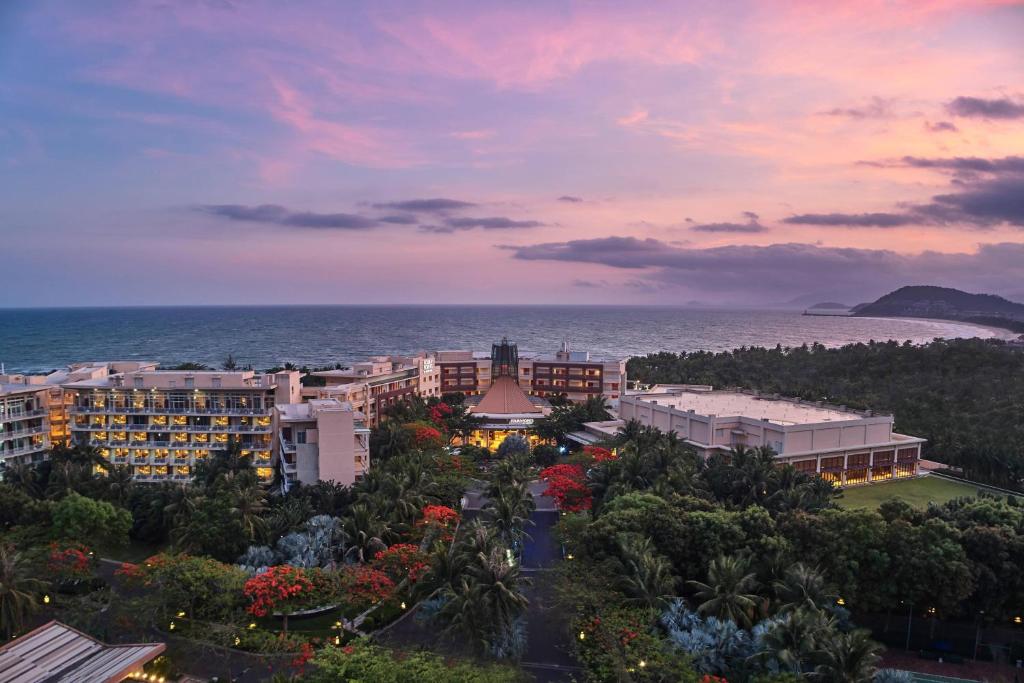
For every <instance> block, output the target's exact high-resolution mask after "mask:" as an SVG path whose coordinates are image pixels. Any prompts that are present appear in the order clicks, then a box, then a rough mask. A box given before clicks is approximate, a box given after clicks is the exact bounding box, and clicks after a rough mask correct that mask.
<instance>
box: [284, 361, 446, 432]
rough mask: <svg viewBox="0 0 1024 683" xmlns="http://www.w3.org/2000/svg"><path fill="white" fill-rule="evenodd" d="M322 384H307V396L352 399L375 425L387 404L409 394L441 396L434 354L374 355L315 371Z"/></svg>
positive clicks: (305, 389)
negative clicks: (347, 364) (341, 365)
mask: <svg viewBox="0 0 1024 683" xmlns="http://www.w3.org/2000/svg"><path fill="white" fill-rule="evenodd" d="M312 376H313V377H317V378H320V379H321V380H322V381H323V382H324V385H323V386H307V387H304V389H303V392H302V395H303V397H305V398H333V399H337V400H339V401H342V402H345V403H349V404H351V405H352V407H353V409H355V410H358V411H360V412H361V413H362V414H363V415H364V416H365V419H366V420H367V422H368V423H369V424H371V425H376V424H377V423H378V421H379V420H380V415H381V413H382V412H383V411H385V410H386V409H387V408H388V406H392V405H394V404H395V403H397V402H399V401H402V400H405V399H407V398H408V397H410V396H414V395H417V396H423V397H424V398H427V397H430V396H440V394H441V382H440V377H441V374H440V371H439V369H438V368H437V367H436V365H435V362H434V358H433V356H431V355H429V354H426V353H421V354H418V355H415V356H374V357H372V358H370V359H369V360H367V361H365V362H361V363H353V364H352V365H350V366H348V367H344V368H339V369H335V370H323V371H319V372H314V373H312Z"/></svg>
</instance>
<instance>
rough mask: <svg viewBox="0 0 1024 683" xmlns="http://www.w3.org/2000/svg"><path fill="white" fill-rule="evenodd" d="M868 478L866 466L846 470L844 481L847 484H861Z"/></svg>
mask: <svg viewBox="0 0 1024 683" xmlns="http://www.w3.org/2000/svg"><path fill="white" fill-rule="evenodd" d="M867 480H868V470H867V468H866V467H862V468H858V469H855V470H847V471H846V483H847V484H863V483H864V482H866V481H867Z"/></svg>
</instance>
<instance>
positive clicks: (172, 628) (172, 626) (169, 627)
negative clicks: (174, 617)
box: [167, 621, 174, 631]
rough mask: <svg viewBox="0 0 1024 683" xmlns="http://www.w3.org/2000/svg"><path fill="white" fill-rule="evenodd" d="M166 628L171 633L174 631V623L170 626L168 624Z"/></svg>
mask: <svg viewBox="0 0 1024 683" xmlns="http://www.w3.org/2000/svg"><path fill="white" fill-rule="evenodd" d="M167 628H168V629H170V630H171V631H173V630H174V622H173V621H172V622H171V623H170V624H168V626H167Z"/></svg>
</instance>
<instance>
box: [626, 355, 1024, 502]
mask: <svg viewBox="0 0 1024 683" xmlns="http://www.w3.org/2000/svg"><path fill="white" fill-rule="evenodd" d="M627 369H628V372H629V377H630V379H631V380H636V381H638V382H640V383H642V384H658V383H661V384H666V383H688V384H711V385H714V386H718V387H726V386H736V387H747V388H751V389H757V390H760V391H764V392H773V393H779V394H782V395H785V396H798V397H800V398H804V399H809V400H816V401H819V400H820V401H827V402H831V403H834V404H842V405H847V406H850V407H856V408H862V409H870V410H875V411H879V412H891V413H892V414H894V415H895V417H896V429H897V430H899V431H901V432H903V433H907V434H913V435H914V436H921V437H924V438H926V439H928V443H927V444H926V445H925V451H924V453H925V456H926V457H930V458H932V459H935V460H938V461H940V462H944V463H948V464H950V465H953V466H957V467H962V468H963V471H964V473H965V474H966V475H967V477H968V478H970V479H974V480H979V481H984V482H986V483H991V484H995V485H998V486H1004V487H1011V488H1017V489H1021V490H1024V420H1022V419H1021V414H1022V412H1021V411H1022V410H1024V406H1022V403H1021V400H1022V399H1021V397H1022V396H1024V351H1022V350H1021V349H1020V348H1019V347H1014V346H1010V345H1007V344H1006V343H1004V342H1002V341H998V340H984V339H956V340H937V341H934V342H932V343H930V344H925V345H913V344H910V343H909V342H908V343H905V344H899V343H896V342H871V343H869V344H851V345H848V346H844V347H842V348H836V349H829V348H825V347H824V346H821V345H820V344H815V345H813V346H806V345H805V346H801V347H797V348H782V347H778V346H777V347H775V348H774V349H765V348H739V349H736V350H734V351H725V352H722V353H710V352H705V351H696V352H693V353H683V354H674V353H657V354H651V355H648V356H645V357H642V358H641V357H637V358H632V359H630V361H629V364H628V366H627Z"/></svg>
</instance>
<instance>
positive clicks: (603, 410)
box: [583, 396, 612, 422]
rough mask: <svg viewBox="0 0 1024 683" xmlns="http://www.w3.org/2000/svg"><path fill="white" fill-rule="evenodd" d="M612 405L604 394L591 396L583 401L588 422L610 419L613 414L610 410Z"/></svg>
mask: <svg viewBox="0 0 1024 683" xmlns="http://www.w3.org/2000/svg"><path fill="white" fill-rule="evenodd" d="M610 407H611V406H609V405H608V400H607V399H606V398H605V397H604V396H590V397H588V398H587V400H586V401H584V402H583V412H584V413H586V416H587V420H586V421H587V422H602V421H604V420H610V419H611V417H612V415H611V413H609V412H608V409H609V408H610Z"/></svg>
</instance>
